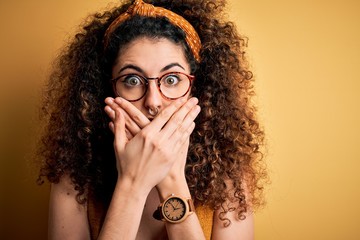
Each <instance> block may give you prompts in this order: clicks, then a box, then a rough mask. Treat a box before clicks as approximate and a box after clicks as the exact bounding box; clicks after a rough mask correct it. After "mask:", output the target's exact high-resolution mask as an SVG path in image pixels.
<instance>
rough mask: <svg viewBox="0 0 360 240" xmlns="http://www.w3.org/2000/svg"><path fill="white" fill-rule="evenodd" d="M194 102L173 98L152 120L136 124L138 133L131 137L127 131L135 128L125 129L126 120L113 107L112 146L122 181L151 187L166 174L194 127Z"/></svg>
mask: <svg viewBox="0 0 360 240" xmlns="http://www.w3.org/2000/svg"><path fill="white" fill-rule="evenodd" d="M197 102H198V101H197V99H196V98H191V99H189V100H188V101H186V99H179V100H177V101H174V102H172V103H171V104H170V105H169V106H167V107H166V108H164V109H163V110H162V111H161V112H160V113H159V115H158V116H157V117H156V118H155V119H154V120H153V121H152V122H148V123H146V122H145V121H143V120H142V121H141V123H140V125H145V126H144V127H143V129H141V126H138V127H139V131H138V133H137V134H135V135H134V136H133V138H131V139H129V135H132V134H134V131H133V130H132V131H131V133H130V134H129V133H126V131H127V130H126V128H127V125H128V124H126V117H125V114H124V112H123V110H122V109H121V108H120V107H116V108H113V110H114V112H115V117H114V120H113V124H114V125H113V131H114V134H115V139H114V149H115V154H116V158H117V165H118V171H119V178H120V179H121V180H122V181H128V182H129V183H130V184H134V186H135V187H138V188H142V189H143V190H144V191H150V190H151V189H152V188H153V187H154V186H156V185H157V184H158V183H159V182H161V180H162V179H164V178H165V176H167V174H168V172H169V170H170V168H171V167H172V165H173V164H174V162H175V161H176V160H178V155H179V153H180V151H182V146H183V145H184V144H185V143H186V141H188V139H189V136H190V134H191V133H192V131H193V129H194V123H193V121H194V119H195V118H196V116H197V115H198V112H199V107H196V106H197ZM145 118H146V117H145Z"/></svg>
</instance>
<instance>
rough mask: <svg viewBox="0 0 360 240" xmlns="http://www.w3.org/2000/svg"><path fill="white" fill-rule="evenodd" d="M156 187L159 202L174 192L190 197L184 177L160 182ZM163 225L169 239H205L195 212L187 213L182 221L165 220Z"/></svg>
mask: <svg viewBox="0 0 360 240" xmlns="http://www.w3.org/2000/svg"><path fill="white" fill-rule="evenodd" d="M157 189H158V192H159V197H160V200H161V202H163V201H164V200H165V199H166V198H167V197H169V196H170V195H171V194H175V195H178V196H180V197H183V198H191V195H190V191H189V188H188V186H187V184H186V180H185V177H183V178H182V179H169V180H168V181H165V182H164V183H162V184H161V186H157ZM165 226H166V231H167V234H168V237H169V239H170V240H177V239H189V240H191V239H196V240H200V239H205V237H204V233H203V230H202V228H201V225H200V222H199V219H198V217H197V215H196V213H195V212H194V213H192V214H191V215H189V216H188V217H187V218H186V219H185V221H183V222H180V223H169V222H166V223H165Z"/></svg>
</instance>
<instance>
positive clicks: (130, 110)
mask: <svg viewBox="0 0 360 240" xmlns="http://www.w3.org/2000/svg"><path fill="white" fill-rule="evenodd" d="M114 101H115V103H117V104H118V105H119V106H120V107H121V108H122V109H124V111H125V112H126V113H127V114H128V116H129V117H130V119H132V120H133V121H134V122H135V123H136V124H137V125H138V126H139V127H140V129H143V128H144V127H146V126H147V125H148V124H149V123H150V120H149V119H148V118H147V117H146V116H145V115H144V114H143V113H142V112H141V111H140V110H139V109H138V108H137V107H135V106H134V105H133V104H132V103H130V102H129V101H126V100H125V99H123V98H120V97H117V98H115V100H114Z"/></svg>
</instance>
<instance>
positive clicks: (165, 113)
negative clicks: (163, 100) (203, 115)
mask: <svg viewBox="0 0 360 240" xmlns="http://www.w3.org/2000/svg"><path fill="white" fill-rule="evenodd" d="M185 102H186V98H179V99H177V100H175V101H173V102H172V103H170V104H169V105H168V106H167V107H165V108H164V109H163V110H161V111H160V113H159V114H158V115H157V116H156V118H155V119H154V120H153V121H152V122H151V123H150V124H149V125H147V126H146V127H145V129H149V128H150V126H151V129H152V130H153V131H156V132H160V130H161V129H162V128H163V127H164V126H165V124H166V123H167V122H168V121H169V119H170V118H171V116H172V115H173V114H174V113H175V112H176V111H177V110H178V109H179V108H180V107H181V106H182V105H183V104H184V103H185Z"/></svg>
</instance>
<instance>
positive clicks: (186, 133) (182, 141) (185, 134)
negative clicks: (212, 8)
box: [174, 122, 195, 152]
mask: <svg viewBox="0 0 360 240" xmlns="http://www.w3.org/2000/svg"><path fill="white" fill-rule="evenodd" d="M194 129H195V123H194V122H192V123H191V124H190V126H189V128H187V129H186V130H185V131H184V132H183V134H181V135H180V137H179V139H178V141H177V142H176V144H175V147H174V152H178V151H181V150H182V149H183V147H186V149H187V148H188V146H189V144H187V143H188V141H189V138H190V135H191V133H192V132H193V131H194ZM184 145H186V146H184Z"/></svg>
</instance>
